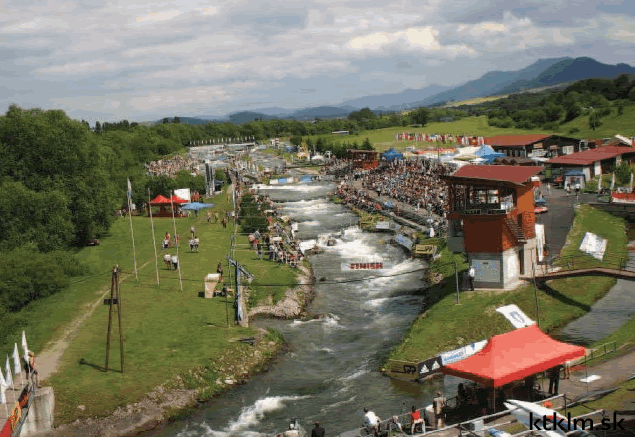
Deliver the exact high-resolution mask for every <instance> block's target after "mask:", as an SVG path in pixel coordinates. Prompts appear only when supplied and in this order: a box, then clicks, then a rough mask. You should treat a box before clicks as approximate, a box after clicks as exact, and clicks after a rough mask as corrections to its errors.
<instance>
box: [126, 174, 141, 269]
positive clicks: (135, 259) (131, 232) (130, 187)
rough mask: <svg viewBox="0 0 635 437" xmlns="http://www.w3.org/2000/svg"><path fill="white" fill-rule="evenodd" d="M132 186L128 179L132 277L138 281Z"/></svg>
mask: <svg viewBox="0 0 635 437" xmlns="http://www.w3.org/2000/svg"><path fill="white" fill-rule="evenodd" d="M131 190H132V186H131V185H130V179H128V195H127V197H128V216H129V217H130V237H131V238H132V258H133V259H134V276H135V280H136V281H139V274H138V273H137V252H136V250H135V244H134V231H133V230H132V199H131V198H130V195H131Z"/></svg>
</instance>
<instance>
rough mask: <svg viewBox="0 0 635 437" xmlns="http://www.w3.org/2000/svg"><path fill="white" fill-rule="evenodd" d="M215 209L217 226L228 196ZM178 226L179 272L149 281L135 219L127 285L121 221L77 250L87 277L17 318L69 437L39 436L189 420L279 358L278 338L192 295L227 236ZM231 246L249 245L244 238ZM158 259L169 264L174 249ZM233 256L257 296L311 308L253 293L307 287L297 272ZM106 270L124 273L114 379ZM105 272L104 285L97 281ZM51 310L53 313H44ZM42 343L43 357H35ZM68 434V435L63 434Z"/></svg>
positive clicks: (143, 232) (195, 220) (142, 229)
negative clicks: (190, 238)
mask: <svg viewBox="0 0 635 437" xmlns="http://www.w3.org/2000/svg"><path fill="white" fill-rule="evenodd" d="M213 200H214V202H215V203H216V208H215V210H212V211H218V212H219V216H220V217H222V216H223V215H224V211H227V210H229V209H230V208H231V205H229V201H228V200H227V199H226V196H225V195H221V196H216V197H215V198H214V199H213ZM212 216H213V214H212ZM154 227H155V235H156V236H157V237H159V238H162V236H163V235H164V233H166V232H169V233H170V234H173V224H172V220H170V219H155V221H154ZM176 227H177V232H178V234H179V235H181V245H180V252H179V258H180V264H181V274H179V273H178V272H177V271H174V270H172V269H166V268H165V266H163V263H161V266H160V268H159V269H158V270H157V272H155V271H154V252H153V245H152V238H146V237H149V236H150V235H152V234H151V229H150V228H151V224H150V220H149V219H148V218H145V217H133V228H134V232H135V236H136V237H137V245H136V259H137V266H138V279H136V277H135V274H134V268H133V267H134V264H133V257H132V251H131V243H130V237H129V232H130V229H129V222H128V219H127V218H126V219H125V220H124V219H120V220H118V221H116V222H115V225H114V226H113V228H112V229H111V235H110V236H108V237H107V238H104V239H102V241H101V244H100V245H99V246H95V247H89V248H85V249H83V252H84V255H83V258H84V260H85V261H86V262H87V263H88V264H89V265H90V266H91V273H92V274H93V275H92V276H89V277H88V278H87V280H85V281H78V283H77V284H76V285H73V286H71V287H69V289H68V290H65V291H63V292H61V293H59V294H57V295H54V296H51V297H50V298H48V299H46V300H43V301H40V302H38V303H37V305H33V306H31V307H30V308H28V309H27V310H26V311H25V318H28V320H29V321H30V322H31V323H30V324H29V325H28V326H27V327H26V333H27V339H28V341H29V348H30V349H32V350H35V351H36V353H37V356H38V367H39V369H40V375H41V376H42V379H43V384H44V385H49V386H51V387H53V388H54V396H55V406H56V408H55V417H54V423H55V426H57V427H59V429H60V430H67V431H59V432H58V430H57V428H56V429H55V430H51V431H49V433H44V434H43V435H98V434H97V433H102V434H103V435H112V436H115V435H131V434H134V433H137V432H140V431H143V430H144V429H147V428H148V427H153V426H156V425H157V424H158V423H161V422H165V421H166V420H168V419H170V418H171V417H178V416H179V415H182V414H187V411H189V409H190V408H192V406H195V405H196V404H197V402H201V401H204V400H207V399H210V398H212V397H214V396H217V395H218V394H219V393H222V392H224V391H226V390H227V389H229V388H231V387H234V386H236V385H238V384H241V383H243V382H244V381H246V380H247V379H249V377H251V376H252V375H254V374H256V373H258V372H260V371H261V370H263V369H266V368H267V366H268V364H269V363H270V362H271V360H272V359H273V358H275V357H276V354H277V353H278V352H279V351H280V350H281V349H282V348H283V343H284V342H283V339H282V337H281V336H280V335H279V334H276V333H275V332H271V333H263V332H261V331H260V330H257V329H251V328H240V327H232V324H233V320H234V308H233V305H232V302H231V301H227V302H226V299H223V298H214V299H204V298H202V297H199V296H200V292H201V290H202V287H203V278H204V277H205V275H206V274H207V273H212V271H213V270H212V269H214V270H215V266H216V264H217V262H218V261H223V258H222V256H224V254H226V253H228V252H229V247H230V235H231V234H232V233H233V227H231V226H229V227H228V228H229V229H225V228H222V227H221V225H220V223H215V219H214V218H212V221H211V223H207V221H206V220H205V217H204V215H203V214H200V217H190V218H180V219H177V220H176ZM191 227H194V228H195V229H196V233H197V236H198V237H199V239H200V241H201V243H200V250H199V252H191V251H189V250H188V248H187V245H184V244H183V239H186V238H185V237H183V236H186V235H189V230H190V228H191ZM243 239H244V241H243ZM238 240H239V242H240V243H247V239H246V236H239V237H238ZM167 252H168V253H171V254H174V253H175V252H176V250H175V248H172V249H168V251H167ZM236 256H237V259H238V260H239V262H241V264H242V265H243V266H245V267H246V268H247V270H248V271H251V272H252V273H254V274H255V275H256V277H257V280H256V281H254V290H255V291H259V290H261V289H265V290H267V292H269V293H273V295H274V296H280V295H284V293H285V290H286V289H290V290H291V291H290V296H291V299H293V300H295V301H297V306H298V307H299V308H304V307H305V305H306V304H307V303H308V302H310V298H311V296H312V294H311V292H310V287H309V289H307V287H306V286H302V287H285V286H283V285H281V286H280V287H260V286H259V285H258V282H260V283H264V284H271V283H274V282H276V281H280V282H282V283H285V282H286V283H287V284H291V283H298V281H299V283H301V284H305V283H307V282H309V281H308V280H305V279H306V277H305V276H302V277H301V279H300V278H298V274H299V273H300V272H298V271H297V270H295V269H292V268H290V267H289V266H286V265H278V264H277V263H275V264H274V263H271V262H268V261H266V260H259V259H258V258H257V257H256V256H255V255H254V254H252V253H249V252H241V251H238V253H237V254H236ZM161 258H162V254H160V255H159V259H161ZM159 262H160V260H159ZM115 264H118V265H119V266H120V268H122V269H123V273H122V275H121V276H122V281H121V286H120V288H121V301H122V321H123V330H122V331H123V333H124V342H125V343H124V344H125V368H124V369H123V370H124V371H122V369H121V367H120V357H119V356H120V350H119V341H118V339H119V332H118V329H119V327H118V325H117V323H116V318H115V324H114V326H113V332H112V337H111V338H112V341H111V353H110V371H108V372H105V370H104V368H103V367H102V366H101V364H102V363H103V362H104V361H103V360H104V349H105V341H104V340H105V329H106V323H107V319H108V315H107V312H108V307H107V306H104V305H103V297H104V296H105V295H107V294H108V293H109V292H110V287H108V286H106V284H105V283H104V282H106V281H108V282H110V276H111V269H110V268H109V267H111V266H112V265H115ZM102 269H103V274H102V275H95V274H94V273H95V271H99V270H102ZM304 275H310V272H308V273H307V272H304ZM157 277H158V278H157ZM123 279H125V281H124V280H123ZM157 280H159V281H160V285H157ZM220 286H221V284H218V285H217V287H218V288H220ZM181 287H182V288H181ZM96 289H97V290H98V291H96ZM181 289H182V291H181ZM278 289H280V290H278ZM52 307H55V308H56V311H51V310H50V308H52ZM26 313H28V316H27V315H26ZM16 338H17V340H15V341H19V338H18V337H16ZM241 338H254V339H255V343H254V346H251V345H248V344H244V343H242V342H240V341H239V340H240V339H241ZM11 341H13V340H11ZM44 344H46V345H47V347H46V348H42V346H41V345H44ZM219 363H225V364H224V365H221V364H219ZM70 429H72V430H74V431H73V433H72V434H71V433H70V431H68V430H70ZM64 432H66V434H64ZM102 434H99V435H102Z"/></svg>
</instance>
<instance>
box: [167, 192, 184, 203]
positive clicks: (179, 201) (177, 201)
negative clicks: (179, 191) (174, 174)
mask: <svg viewBox="0 0 635 437" xmlns="http://www.w3.org/2000/svg"><path fill="white" fill-rule="evenodd" d="M170 202H171V203H176V204H180V203H187V200H183V199H181V198H180V197H179V196H177V195H176V194H175V195H174V196H172V197H170V199H168V203H170Z"/></svg>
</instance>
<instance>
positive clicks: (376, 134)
mask: <svg viewBox="0 0 635 437" xmlns="http://www.w3.org/2000/svg"><path fill="white" fill-rule="evenodd" d="M634 118H635V106H625V107H624V113H623V114H622V115H617V110H615V109H614V110H613V112H612V113H611V115H609V116H607V117H603V118H602V120H601V121H602V124H601V126H596V130H593V129H592V127H591V126H590V125H589V117H588V116H586V115H585V116H581V117H578V118H576V119H574V120H572V121H570V122H569V123H566V124H564V125H561V126H559V127H558V128H557V130H556V131H549V130H545V129H543V128H536V129H516V128H498V127H492V126H489V125H488V124H487V116H484V115H483V116H478V117H468V118H464V119H461V120H457V121H452V122H433V123H428V124H427V125H426V126H425V127H420V128H413V127H409V126H408V127H402V126H395V127H390V128H385V129H377V130H372V131H359V132H358V133H357V134H355V135H351V136H350V137H335V136H334V135H331V134H322V135H312V136H310V138H311V139H312V140H314V141H315V140H316V139H317V138H318V137H323V138H329V139H333V140H338V141H340V142H343V141H348V142H353V141H357V142H358V143H361V142H362V141H364V138H369V139H370V142H371V143H372V144H373V146H374V147H375V149H376V150H378V151H382V152H383V151H385V150H388V149H389V148H391V147H394V148H395V149H397V150H402V151H403V150H405V148H406V147H409V146H416V147H417V149H419V150H423V149H425V148H431V149H433V148H436V147H437V145H436V143H416V142H415V141H403V140H402V141H397V140H395V139H394V135H395V133H398V132H412V133H414V132H420V133H428V134H435V133H436V134H453V135H462V134H465V135H474V136H483V137H489V136H494V135H512V134H514V135H528V134H541V133H544V134H547V135H549V134H556V135H563V136H569V137H574V138H606V137H612V136H613V135H615V134H618V133H619V134H621V135H623V136H625V137H627V138H630V137H631V136H633V135H635V124H633V119H634ZM441 147H443V145H441ZM445 147H451V146H450V145H446V146H445Z"/></svg>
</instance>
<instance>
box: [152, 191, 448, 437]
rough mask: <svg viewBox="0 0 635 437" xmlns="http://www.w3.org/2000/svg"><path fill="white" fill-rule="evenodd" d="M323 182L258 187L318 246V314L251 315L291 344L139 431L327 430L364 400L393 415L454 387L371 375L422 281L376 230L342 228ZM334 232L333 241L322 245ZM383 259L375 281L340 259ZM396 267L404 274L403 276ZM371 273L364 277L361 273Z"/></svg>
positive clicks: (410, 313)
mask: <svg viewBox="0 0 635 437" xmlns="http://www.w3.org/2000/svg"><path fill="white" fill-rule="evenodd" d="M333 188H334V185H333V184H332V183H326V182H312V183H307V184H299V185H286V186H265V187H262V189H261V191H260V192H261V193H263V194H269V195H270V197H271V198H272V199H273V200H274V201H276V202H277V203H278V204H279V206H280V207H281V208H282V212H283V214H284V215H288V216H290V217H291V218H292V219H293V220H294V221H297V222H298V223H299V226H298V227H299V228H298V238H299V239H300V240H301V241H302V240H309V239H316V240H318V241H320V242H321V243H322V247H323V249H324V252H323V253H321V254H318V255H314V256H312V257H311V259H310V262H311V265H312V267H313V270H314V274H315V276H316V277H317V278H322V277H325V278H326V281H325V282H323V283H321V282H319V281H318V282H317V283H316V285H315V288H314V290H315V292H316V297H315V299H314V300H313V302H312V304H311V305H310V307H309V311H310V312H311V313H313V314H322V315H323V317H322V318H320V319H315V320H309V321H259V322H256V325H257V326H273V327H275V328H276V329H278V330H280V331H281V332H282V333H283V334H284V336H285V338H286V340H287V341H288V342H289V344H290V350H289V352H288V353H286V354H284V355H283V356H280V357H279V358H278V359H277V360H276V362H275V364H274V365H273V366H272V367H271V369H270V370H269V372H267V373H265V374H261V375H256V376H254V377H253V378H252V379H251V380H250V381H249V382H248V383H247V384H245V385H242V386H240V387H237V388H235V389H233V390H231V391H230V392H228V393H226V394H225V395H223V396H220V397H218V398H216V399H214V400H213V401H211V402H209V403H207V404H206V405H205V406H204V407H203V408H200V409H199V410H197V411H196V413H195V414H194V415H192V416H191V417H188V418H186V419H183V420H179V421H177V422H174V423H171V424H169V425H167V426H166V427H164V428H161V429H158V430H153V431H149V432H146V433H144V434H142V435H144V436H147V437H167V436H177V437H198V436H219V437H230V436H252V437H256V436H270V435H272V434H273V433H274V432H275V431H279V430H284V429H285V428H286V424H287V420H288V419H289V418H291V417H297V418H298V420H299V421H300V423H301V424H302V425H303V426H304V427H305V428H306V429H310V428H311V424H312V423H313V422H314V421H316V420H319V421H320V422H322V423H323V426H324V427H325V428H326V430H327V433H328V435H331V436H333V435H338V434H339V433H341V432H344V431H347V430H350V429H353V428H356V427H359V426H360V425H361V422H362V416H363V412H362V409H363V407H365V406H368V407H369V408H371V409H372V410H374V411H375V412H376V413H377V414H378V415H379V417H381V418H386V417H388V416H389V415H392V414H396V413H400V412H401V410H402V408H403V405H404V403H405V404H406V405H407V407H408V408H409V407H410V406H411V405H417V406H418V407H420V406H425V405H428V404H430V403H431V402H432V398H433V397H434V396H433V394H434V392H435V391H436V390H438V389H440V388H442V385H443V384H444V383H445V390H446V391H448V392H454V391H455V383H456V382H457V381H458V380H456V379H455V378H446V379H445V381H444V380H442V379H437V380H433V381H431V382H427V383H425V384H420V385H419V384H412V383H407V382H398V381H392V380H390V379H388V378H386V377H384V376H382V375H381V374H380V372H379V367H380V365H381V362H382V360H383V358H384V357H385V356H386V354H387V353H388V352H389V350H390V349H391V348H392V347H394V346H395V344H397V343H398V342H399V341H400V340H401V338H402V337H403V335H404V333H405V331H406V330H407V329H408V327H409V325H410V323H411V322H412V320H413V319H414V318H415V317H416V316H417V315H418V314H419V311H420V307H421V297H420V296H412V292H413V291H414V290H417V289H419V288H421V287H423V286H424V285H425V284H424V282H423V279H422V278H423V272H422V271H418V272H414V273H407V272H411V271H413V270H417V269H421V268H422V267H424V264H423V263H422V261H420V260H416V259H409V257H408V256H407V255H406V254H405V252H404V251H403V249H401V248H399V247H396V246H394V245H392V244H391V243H389V242H388V239H389V238H388V237H387V236H385V235H382V234H372V233H366V232H363V231H361V230H360V229H359V228H358V227H356V226H350V224H351V223H354V222H356V221H357V218H356V216H355V215H353V214H351V213H350V212H349V211H348V210H347V209H346V208H345V207H343V206H341V205H338V204H335V203H332V202H329V201H328V200H327V198H326V196H327V193H328V192H329V191H330V190H332V189H333ZM326 236H334V237H335V239H336V242H337V244H335V245H334V246H331V247H329V246H327V245H325V244H323V243H324V242H325V237H326ZM371 257H379V258H381V259H383V260H384V261H387V260H389V262H390V264H391V265H390V266H389V268H388V269H387V270H385V271H383V272H381V274H382V275H385V276H388V275H392V276H391V277H384V278H379V277H377V276H378V273H377V272H359V271H350V272H343V271H342V269H341V263H342V262H344V261H351V260H360V261H366V260H369V258H371ZM402 273H405V274H402ZM370 277H374V278H371V279H367V280H364V278H370Z"/></svg>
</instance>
